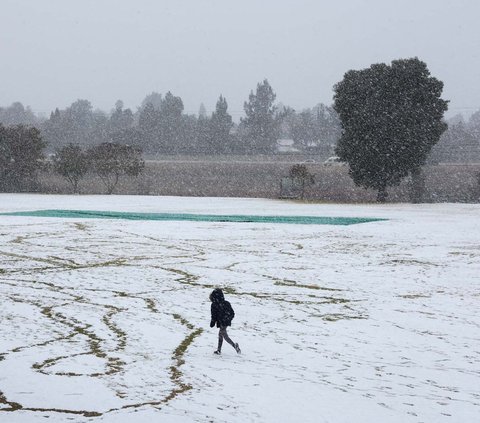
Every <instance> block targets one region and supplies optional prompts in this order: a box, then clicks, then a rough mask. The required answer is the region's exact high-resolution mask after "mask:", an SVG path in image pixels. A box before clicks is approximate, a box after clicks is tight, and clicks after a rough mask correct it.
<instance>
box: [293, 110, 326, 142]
mask: <svg viewBox="0 0 480 423" xmlns="http://www.w3.org/2000/svg"><path fill="white" fill-rule="evenodd" d="M318 136H319V134H318V130H317V125H316V122H315V115H314V114H313V113H312V111H311V110H304V111H302V112H300V113H299V114H298V115H297V116H296V119H295V120H294V121H293V127H292V137H293V141H294V142H295V145H296V146H298V147H299V148H300V149H302V150H306V149H307V148H308V147H310V146H312V145H316V144H317V143H318Z"/></svg>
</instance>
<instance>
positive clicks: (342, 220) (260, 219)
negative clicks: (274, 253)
mask: <svg viewBox="0 0 480 423" xmlns="http://www.w3.org/2000/svg"><path fill="white" fill-rule="evenodd" d="M1 215H3V216H36V217H62V218H92V219H128V220H188V221H194V222H253V223H296V224H302V225H354V224H356V223H365V222H375V221H379V220H385V219H376V218H364V217H323V216H255V215H217V214H184V213H132V212H115V211H92V210H36V211H23V212H13V213H1Z"/></svg>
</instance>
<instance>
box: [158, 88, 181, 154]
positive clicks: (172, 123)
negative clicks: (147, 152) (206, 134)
mask: <svg viewBox="0 0 480 423" xmlns="http://www.w3.org/2000/svg"><path fill="white" fill-rule="evenodd" d="M182 112H183V102H182V99H181V98H180V97H175V96H174V95H173V94H172V93H171V92H170V91H169V92H168V93H167V94H165V98H164V99H163V102H162V106H161V108H160V142H161V144H160V149H161V150H163V151H164V152H168V153H174V152H177V151H178V149H179V145H180V144H181V138H182V137H181V130H182V128H183V125H182V123H183V122H182Z"/></svg>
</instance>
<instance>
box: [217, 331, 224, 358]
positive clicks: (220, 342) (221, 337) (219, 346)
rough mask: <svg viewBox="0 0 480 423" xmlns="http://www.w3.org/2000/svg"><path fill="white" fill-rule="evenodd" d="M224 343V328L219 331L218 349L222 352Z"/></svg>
mask: <svg viewBox="0 0 480 423" xmlns="http://www.w3.org/2000/svg"><path fill="white" fill-rule="evenodd" d="M222 344H223V333H222V328H220V330H219V331H218V348H217V351H218V352H221V351H222Z"/></svg>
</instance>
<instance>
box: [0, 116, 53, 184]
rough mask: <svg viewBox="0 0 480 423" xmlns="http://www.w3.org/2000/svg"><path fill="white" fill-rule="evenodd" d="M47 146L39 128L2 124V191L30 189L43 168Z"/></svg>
mask: <svg viewBox="0 0 480 423" xmlns="http://www.w3.org/2000/svg"><path fill="white" fill-rule="evenodd" d="M45 146H46V144H45V142H44V141H43V140H42V137H41V136H40V131H39V130H38V129H37V128H34V127H28V126H23V125H16V126H9V127H5V126H3V125H1V124H0V189H2V190H7V191H14V190H19V189H25V188H28V183H29V182H30V183H31V182H33V181H34V180H35V177H36V175H37V171H38V170H40V169H41V168H42V164H43V163H42V160H43V159H44V154H43V149H44V148H45Z"/></svg>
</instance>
